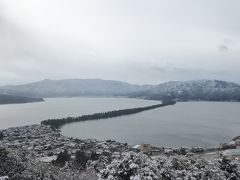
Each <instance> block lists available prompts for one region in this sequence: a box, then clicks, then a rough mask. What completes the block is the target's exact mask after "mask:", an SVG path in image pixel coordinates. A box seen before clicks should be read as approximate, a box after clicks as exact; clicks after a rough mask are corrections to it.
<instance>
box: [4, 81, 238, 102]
mask: <svg viewBox="0 0 240 180" xmlns="http://www.w3.org/2000/svg"><path fill="white" fill-rule="evenodd" d="M1 93H2V94H3V93H5V94H9V95H16V96H28V97H69V96H127V97H131V98H143V99H152V100H162V99H164V98H166V97H167V98H171V99H177V100H178V101H240V85H239V84H236V83H232V82H227V81H220V80H192V81H170V82H166V83H162V84H158V85H135V84H130V83H126V82H121V81H112V80H101V79H65V80H49V79H46V80H42V81H38V82H33V83H28V84H23V85H11V86H2V87H0V94H1Z"/></svg>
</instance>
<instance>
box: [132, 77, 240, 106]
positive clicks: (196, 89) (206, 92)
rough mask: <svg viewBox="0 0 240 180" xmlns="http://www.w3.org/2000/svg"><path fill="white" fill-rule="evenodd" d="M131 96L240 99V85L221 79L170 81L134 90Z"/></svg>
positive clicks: (183, 99)
mask: <svg viewBox="0 0 240 180" xmlns="http://www.w3.org/2000/svg"><path fill="white" fill-rule="evenodd" d="M130 97H137V98H144V99H155V100H158V99H159V100H160V99H162V98H165V97H170V98H173V99H177V100H179V101H240V85H239V84H236V83H232V82H226V81H219V80H192V81H170V82H167V83H163V84H159V85H156V86H152V87H150V88H149V89H147V90H145V91H140V92H134V93H132V94H131V95H130Z"/></svg>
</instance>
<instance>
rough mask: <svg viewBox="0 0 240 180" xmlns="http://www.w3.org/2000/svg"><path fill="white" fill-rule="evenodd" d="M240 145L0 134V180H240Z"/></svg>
mask: <svg viewBox="0 0 240 180" xmlns="http://www.w3.org/2000/svg"><path fill="white" fill-rule="evenodd" d="M239 146H240V138H239V137H236V138H234V139H233V140H232V141H230V142H229V143H226V144H222V145H221V146H220V147H216V148H212V149H204V148H201V147H193V148H184V147H182V148H177V149H174V148H166V147H154V146H151V145H150V144H141V145H135V146H130V145H128V144H127V143H120V142H117V141H114V140H106V141H99V140H97V139H78V138H72V137H66V136H63V135H62V134H61V131H60V130H56V129H55V130H54V129H52V128H50V126H46V125H38V124H36V125H29V126H22V127H14V128H8V129H4V130H1V131H0V161H1V164H0V179H1V180H4V179H90V180H91V179H93V180H94V179H99V180H100V179H109V180H110V179H111V180H113V179H134V180H140V179H148V180H149V179H179V180H180V179H186V178H188V179H189V178H190V179H204V178H205V179H206V178H207V179H240V160H239V157H240V148H239ZM64 153H65V154H67V156H61V155H63V154H64ZM60 157H67V158H65V159H64V158H62V159H61V158H60Z"/></svg>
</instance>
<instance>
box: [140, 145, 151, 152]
mask: <svg viewBox="0 0 240 180" xmlns="http://www.w3.org/2000/svg"><path fill="white" fill-rule="evenodd" d="M140 150H141V151H142V152H143V153H146V154H149V153H151V152H152V146H151V144H141V145H140Z"/></svg>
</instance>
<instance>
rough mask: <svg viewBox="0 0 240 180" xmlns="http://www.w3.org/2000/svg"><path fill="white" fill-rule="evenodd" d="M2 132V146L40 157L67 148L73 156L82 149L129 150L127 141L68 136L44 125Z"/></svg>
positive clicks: (98, 151) (112, 152)
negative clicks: (82, 138)
mask: <svg viewBox="0 0 240 180" xmlns="http://www.w3.org/2000/svg"><path fill="white" fill-rule="evenodd" d="M2 133H3V138H2V140H0V145H1V146H4V147H8V148H17V149H23V150H27V151H29V152H32V153H35V154H36V157H39V158H42V157H49V156H56V155H57V154H59V153H60V152H62V151H64V150H67V151H68V152H69V153H70V154H71V155H72V156H74V155H75V153H76V151H78V150H82V151H84V152H85V153H86V154H87V155H89V156H90V155H91V154H92V153H95V154H97V155H102V154H103V155H109V156H113V157H118V156H120V153H121V152H125V151H127V150H129V146H128V145H127V144H126V143H119V142H116V141H113V140H107V141H98V140H94V139H84V140H80V139H77V138H72V137H66V136H63V135H61V134H60V131H59V130H53V129H51V128H50V127H49V126H44V125H30V126H22V127H15V128H8V129H4V130H2Z"/></svg>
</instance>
